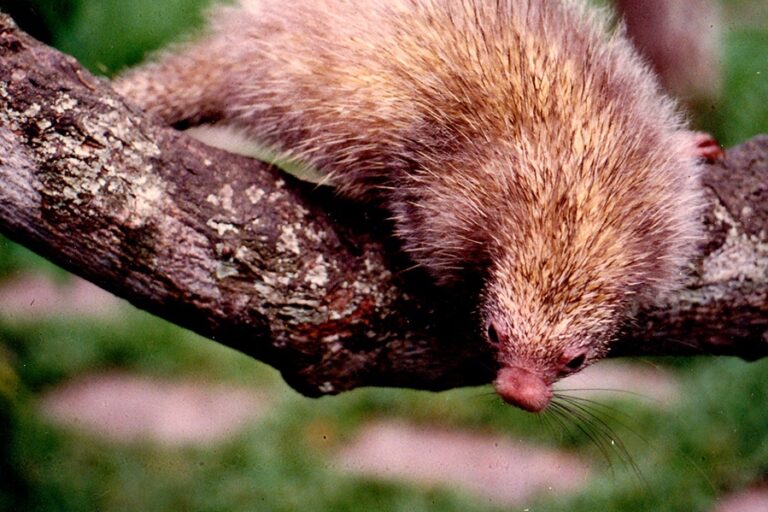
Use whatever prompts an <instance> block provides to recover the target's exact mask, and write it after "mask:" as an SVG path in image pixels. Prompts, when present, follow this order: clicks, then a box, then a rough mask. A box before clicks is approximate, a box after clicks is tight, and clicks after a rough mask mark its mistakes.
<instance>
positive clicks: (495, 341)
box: [488, 323, 499, 345]
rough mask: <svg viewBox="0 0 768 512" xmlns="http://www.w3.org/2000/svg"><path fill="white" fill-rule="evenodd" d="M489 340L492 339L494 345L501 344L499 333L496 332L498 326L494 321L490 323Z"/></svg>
mask: <svg viewBox="0 0 768 512" xmlns="http://www.w3.org/2000/svg"><path fill="white" fill-rule="evenodd" d="M488 341H490V342H491V343H493V344H494V345H498V344H499V335H498V333H496V328H495V327H494V326H493V324H492V323H490V324H488Z"/></svg>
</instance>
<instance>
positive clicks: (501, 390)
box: [493, 366, 552, 412]
mask: <svg viewBox="0 0 768 512" xmlns="http://www.w3.org/2000/svg"><path fill="white" fill-rule="evenodd" d="M493 385H494V386H495V387H496V392H497V393H498V394H499V396H500V397H501V398H503V399H504V401H505V402H507V403H508V404H512V405H514V406H516V407H519V408H521V409H524V410H526V411H529V412H540V411H542V410H543V409H544V408H546V407H547V405H549V401H550V400H551V399H552V390H551V389H550V388H549V386H548V385H547V384H546V383H545V382H544V380H543V379H542V378H541V377H539V376H538V375H536V374H534V373H532V372H529V371H528V370H523V369H522V368H518V367H516V366H509V367H506V368H502V369H501V370H499V373H498V375H496V381H495V382H494V383H493Z"/></svg>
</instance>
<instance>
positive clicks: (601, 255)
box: [116, 0, 700, 411]
mask: <svg viewBox="0 0 768 512" xmlns="http://www.w3.org/2000/svg"><path fill="white" fill-rule="evenodd" d="M116 86H117V88H118V90H120V91H121V92H123V93H124V94H126V95H127V96H129V97H130V98H132V99H133V100H135V101H136V102H137V103H138V104H140V105H141V106H142V107H143V108H145V109H146V110H148V111H149V112H152V113H154V114H156V115H159V116H160V117H162V118H163V119H164V120H165V121H167V122H168V123H170V124H175V125H177V126H189V125H195V124H199V123H204V122H205V123H223V124H226V125H228V126H233V127H237V128H238V129H241V130H243V131H245V132H246V133H248V135H249V136H252V137H254V138H255V139H257V140H259V141H260V142H261V143H264V144H267V145H269V146H270V147H273V148H275V149H277V150H278V151H279V152H281V153H283V154H284V155H287V156H289V157H291V158H295V159H297V160H300V161H303V162H306V163H308V164H309V165H311V166H313V167H314V168H315V169H317V170H318V171H319V172H321V173H322V174H324V175H326V176H328V178H329V180H330V181H331V182H332V183H333V184H334V185H335V186H336V187H337V188H338V190H339V192H340V193H342V194H344V195H347V196H350V197H354V198H358V199H362V200H368V201H376V202H378V203H380V204H382V205H384V206H385V207H386V208H388V209H389V210H390V212H391V213H392V216H393V218H394V220H395V226H396V236H397V237H399V239H400V240H401V241H402V244H403V247H404V250H405V251H406V252H407V253H408V254H409V255H410V257H411V258H412V259H413V260H414V261H415V262H416V263H417V264H419V265H421V266H423V267H425V268H426V269H427V270H428V271H429V272H430V273H431V274H432V275H433V276H434V278H435V280H436V282H437V283H438V284H439V285H442V286H446V287H452V288H453V289H460V287H461V284H462V283H463V282H475V280H476V278H477V277H478V276H479V282H481V283H482V285H481V287H480V289H479V290H468V291H467V294H468V297H472V300H474V301H475V302H476V306H475V307H476V309H477V311H478V312H479V313H478V316H479V318H478V340H484V341H485V342H487V343H490V344H491V345H492V346H493V348H494V350H495V352H496V354H497V359H498V363H499V372H498V376H497V379H496V382H495V385H496V389H497V391H498V393H499V394H500V396H501V397H502V398H504V399H505V400H506V401H508V402H509V403H512V404H514V405H517V406H519V407H522V408H524V409H526V410H530V411H539V410H541V409H543V408H544V407H546V405H547V404H548V403H549V400H550V398H551V390H550V386H551V384H552V383H553V382H554V381H555V380H557V379H558V378H560V377H562V376H564V375H567V374H568V373H571V372H573V371H576V370H578V369H580V368H582V367H583V366H585V365H586V364H588V363H590V362H593V361H595V360H597V359H599V358H600V357H601V356H603V355H604V354H605V353H606V351H607V349H608V348H609V346H610V343H611V342H612V340H613V338H614V336H615V333H616V330H617V328H618V327H619V326H620V324H621V323H622V321H624V320H625V319H626V316H627V313H628V311H630V310H631V309H632V308H633V307H635V306H636V305H638V304H645V303H649V302H653V301H654V300H656V299H657V297H658V296H659V295H660V294H663V293H664V292H666V291H668V290H670V289H672V288H674V287H675V286H676V285H677V283H679V281H680V275H681V273H682V272H683V267H684V266H685V264H686V262H687V261H688V260H689V257H690V255H691V254H692V252H693V248H694V243H695V240H696V238H697V236H698V231H697V219H698V213H699V203H700V186H699V184H698V174H699V168H698V165H699V164H698V162H697V159H696V156H695V153H694V151H692V148H691V144H690V141H691V135H690V132H688V131H687V130H686V129H685V126H684V123H683V122H682V120H681V118H680V116H679V115H678V114H677V113H676V110H675V106H674V105H673V104H672V102H670V101H669V100H668V99H667V98H665V97H664V96H663V94H662V93H661V92H660V90H659V87H658V85H657V82H656V80H655V78H654V77H653V76H652V74H651V73H650V72H649V71H648V69H647V68H646V66H645V65H644V64H643V63H642V61H641V60H640V59H639V57H638V56H637V54H636V52H635V51H634V50H633V49H632V47H631V46H630V44H629V43H628V42H627V41H626V39H625V37H624V36H623V34H622V33H621V31H620V30H618V31H617V30H612V29H610V28H609V20H608V19H607V15H606V14H605V13H604V12H603V11H597V10H594V9H593V8H590V7H587V6H585V5H582V4H581V3H578V2H575V1H569V0H552V1H535V0H496V1H487V0H395V1H390V2H377V1H374V0H359V1H353V0H295V1H293V2H287V1H285V0H282V1H277V0H261V1H249V2H243V3H242V4H240V5H238V6H235V7H227V8H221V9H220V10H219V11H218V12H217V13H216V14H215V15H214V16H213V20H212V23H211V27H210V29H209V31H208V33H207V34H206V35H205V36H204V37H202V38H201V39H198V40H196V41H194V42H191V43H187V44H185V45H181V46H178V47H176V48H175V49H173V50H171V51H169V52H167V53H165V54H162V55H161V56H160V57H159V58H158V59H157V60H156V61H154V62H153V63H150V64H147V65H144V66H143V67H140V68H138V69H137V70H134V71H131V72H129V73H127V74H126V75H124V76H123V77H121V78H120V79H119V80H118V81H117V83H116Z"/></svg>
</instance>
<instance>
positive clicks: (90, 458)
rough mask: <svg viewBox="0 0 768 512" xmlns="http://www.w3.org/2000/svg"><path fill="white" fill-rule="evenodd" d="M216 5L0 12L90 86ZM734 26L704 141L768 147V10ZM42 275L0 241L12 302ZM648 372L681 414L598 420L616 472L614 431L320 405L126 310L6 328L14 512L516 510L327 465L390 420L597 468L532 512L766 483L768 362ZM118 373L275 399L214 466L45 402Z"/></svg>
mask: <svg viewBox="0 0 768 512" xmlns="http://www.w3.org/2000/svg"><path fill="white" fill-rule="evenodd" d="M206 3H207V1H206V0H165V1H163V2H157V1H156V0H132V1H127V0H21V1H19V2H12V1H8V0H2V1H0V9H2V10H4V11H6V12H10V13H12V14H13V16H14V17H15V19H17V21H18V22H19V23H20V24H22V26H23V27H24V28H26V29H27V30H28V31H29V32H31V33H33V34H34V35H35V36H36V37H38V38H40V39H42V40H44V41H46V42H48V43H49V44H52V45H54V46H56V47H58V48H60V49H61V50H62V51H64V52H66V53H69V54H72V55H74V56H75V57H77V58H78V59H79V60H80V61H81V62H82V63H83V64H85V65H86V66H87V67H88V68H90V69H91V70H93V71H94V72H96V73H99V74H104V75H111V74H113V73H114V72H116V71H117V70H119V69H121V68H122V67H124V66H128V65H132V64H135V63H136V62H138V61H140V60H141V59H142V58H143V56H144V55H145V54H146V53H147V52H149V51H151V50H153V49H156V48H158V47H160V46H162V45H163V44H164V43H166V42H167V41H168V40H170V39H173V38H174V37H177V36H178V34H180V33H183V32H184V31H188V30H190V29H191V28H192V27H195V26H199V25H200V23H201V19H202V18H201V15H200V9H201V8H202V7H203V6H204V5H205V4H206ZM724 8H725V16H726V17H725V19H726V24H725V28H726V33H725V37H724V44H725V48H724V60H723V61H724V74H725V81H724V90H723V94H722V99H721V100H720V101H719V103H718V104H717V105H716V106H715V108H714V109H713V111H712V113H711V116H708V122H709V123H710V124H709V125H705V126H701V128H703V129H706V130H708V131H710V132H712V133H714V134H716V135H717V137H719V139H720V140H721V141H722V142H723V143H724V144H726V145H730V144H734V143H737V142H740V141H743V140H745V139H747V138H749V137H750V136H752V135H754V134H757V133H768V6H766V5H765V2H764V0H754V1H752V0H732V1H728V2H725V3H724ZM755 13H758V15H757V16H756V15H755ZM761 16H762V17H761ZM30 273H32V274H35V275H45V276H49V277H50V278H51V279H53V280H54V281H55V282H57V283H59V284H60V285H61V286H66V284H67V281H68V280H69V279H70V278H69V277H68V276H67V274H66V273H64V272H63V271H61V270H58V269H56V268H55V267H54V266H53V265H51V264H49V263H47V262H45V261H44V260H42V259H41V258H39V257H37V256H35V255H33V254H31V253H30V252H29V251H27V250H25V249H23V248H20V247H19V246H17V245H15V244H13V243H11V242H9V241H7V240H4V239H0V286H2V285H3V283H4V282H6V283H7V282H10V281H11V280H13V279H18V278H19V277H20V276H23V275H29V274H30ZM652 364H654V365H662V366H664V367H665V368H666V369H667V371H668V372H669V373H670V374H671V375H673V376H674V378H675V379H677V380H678V381H679V383H680V386H681V389H682V393H681V396H682V398H681V399H680V400H678V401H677V402H675V405H674V407H673V408H671V409H660V408H658V407H655V406H654V404H653V403H652V402H651V401H648V400H638V399H636V398H634V397H633V396H631V395H628V394H618V393H605V395H604V397H603V398H601V399H600V404H602V405H595V406H592V411H593V413H594V414H596V415H597V416H598V417H599V418H600V419H599V421H602V422H605V424H606V425H607V426H608V427H610V428H611V429H612V430H614V431H615V432H616V434H617V436H618V438H620V442H622V443H623V445H624V446H625V447H626V451H627V452H628V453H629V454H630V455H631V458H632V460H633V463H630V462H628V460H627V456H626V455H625V454H624V453H623V452H622V450H621V448H615V449H612V448H611V447H610V442H609V443H608V444H609V446H608V457H607V459H608V460H606V458H605V456H604V455H603V454H601V446H602V445H601V444H600V443H595V442H594V441H593V439H592V438H593V437H594V436H595V435H596V434H595V432H596V430H599V428H600V425H593V426H592V427H591V428H590V427H589V426H588V425H587V428H583V427H584V423H582V424H581V427H582V428H580V426H579V425H580V424H579V423H578V422H576V421H573V422H570V423H568V424H557V423H555V426H556V428H554V429H547V428H545V426H546V425H545V423H546V420H542V419H541V418H539V417H535V416H531V415H527V414H524V413H521V412H519V411H517V410H514V409H511V408H509V407H506V406H503V405H501V404H500V403H498V400H495V399H493V398H492V397H491V396H489V394H488V393H487V392H488V391H489V390H488V389H481V390H478V389H463V390H454V391H450V392H445V393H440V394H433V393H425V392H416V391H410V390H389V389H387V390H382V389H365V390H358V391H355V392H352V393H348V394H345V395H343V396H339V397H327V398H323V399H319V400H309V399H306V398H303V397H301V396H299V395H297V394H296V393H294V392H293V391H291V390H290V389H289V388H288V387H287V386H286V385H285V384H284V383H283V382H282V381H281V380H280V378H279V375H277V373H276V372H275V371H273V370H272V369H270V368H268V367H266V366H264V365H262V364H260V363H258V362H256V361H253V360H251V359H249V358H247V357H245V356H243V355H241V354H238V353H236V352H233V351H231V350H229V349H226V348H224V347H221V346H218V345H217V344H215V343H212V342H210V341H207V340H204V339H201V338H199V337H197V336H195V335H193V334H191V333H189V332H187V331H184V330H182V329H179V328H176V327H174V326H172V325H169V324H167V323H166V322H163V321H161V320H158V319H156V318H154V317H151V316H150V315H148V314H145V313H143V312H141V311H138V310H135V309H133V308H131V307H130V306H128V305H123V306H121V308H120V310H119V314H110V315H105V316H93V317H87V318H85V317H83V318H80V317H72V316H71V315H66V314H51V315H47V316H44V317H37V318H24V317H16V316H12V315H5V314H3V311H0V511H2V510H9V511H10V510H14V511H16V510H20V511H21V510H23V511H85V510H88V511H122V510H131V511H134V510H141V511H165V510H185V511H214V510H222V511H235V512H237V511H247V510H276V511H278V510H285V511H289V510H316V511H325V510H327V511H332V510H333V511H337V510H350V511H351V510H366V509H370V510H403V511H416V510H434V511H451V510H456V511H492V510H501V509H502V507H500V506H498V505H493V504H489V503H488V502H487V501H485V500H481V499H477V498H473V497H471V496H469V495H467V494H463V493H462V492H461V491H460V490H459V489H455V488H448V487H447V486H443V487H441V486H437V487H432V488H429V489H425V488H422V487H419V486H417V485H415V484H408V483H394V482H388V481H379V480H375V479H370V478H364V477H358V476H351V475H349V474H345V473H340V472H339V471H338V470H337V469H335V467H334V465H333V464H330V463H329V462H328V461H329V454H331V453H333V452H334V450H336V449H338V448H339V447H340V446H342V445H343V444H344V443H345V442H346V441H348V440H349V439H351V438H352V437H353V436H354V435H355V433H356V432H357V431H358V430H359V429H360V427H361V426H362V425H364V424H365V423H366V422H368V421H370V420H372V419H376V418H401V419H402V420H404V421H408V422H412V423H417V424H422V425H436V426H443V427H452V428H461V429H467V430H471V431H474V432H483V433H497V434H503V435H506V436H509V437H510V438H511V439H515V440H517V439H527V440H530V441H531V442H535V443H539V444H543V445H549V446H554V447H559V448H562V449H564V450H568V451H570V452H571V453H576V454H579V455H582V456H583V457H585V458H587V459H588V460H593V461H595V462H594V468H595V470H596V471H597V474H596V475H595V476H594V477H593V478H592V479H591V480H590V484H589V485H588V486H587V487H586V488H585V489H583V490H581V491H579V492H577V493H576V494H575V495H571V496H568V497H563V498H560V499H557V500H554V501H553V500H552V499H551V498H549V499H542V500H537V501H534V502H531V503H528V504H526V506H525V508H526V509H529V510H532V511H545V510H552V511H556V510H569V511H582V510H583V511H593V510H601V511H606V512H607V511H612V510H616V511H619V510H621V511H625V510H633V511H635V510H638V511H639V510H648V511H660V510H709V509H711V507H712V506H713V505H714V504H715V503H716V499H717V498H718V497H719V496H722V495H724V494H727V493H729V492H731V491H734V490H738V489H741V488H744V487H746V486H751V485H759V484H763V485H765V484H766V483H768V482H766V480H767V478H766V475H768V413H766V412H765V411H766V405H768V397H767V396H766V394H768V371H766V370H768V362H758V363H752V364H747V363H743V362H741V361H738V360H734V359H714V358H713V359H709V358H699V359H686V360H674V361H653V362H652ZM105 371H121V372H133V373H139V374H142V375H148V376H154V377H158V378H163V379H173V378H179V379H192V380H196V381H200V382H210V383H233V384H237V385H241V386H246V387H252V388H254V389H258V390H259V391H260V392H263V393H265V394H266V395H267V396H269V404H270V405H269V410H268V412H267V413H266V414H265V415H264V416H263V417H262V418H261V419H260V420H259V421H256V422H254V423H252V424H251V425H250V426H249V427H247V428H246V429H244V430H243V431H241V432H239V433H237V434H236V435H234V436H233V437H231V438H229V439H227V440H225V441H222V442H220V443H218V444H214V445H211V446H206V447H204V448H201V447H197V448H196V447H194V446H190V447H169V446H165V445H162V444H160V443H155V442H151V441H142V442H128V443H125V442H122V443H120V442H114V441H108V440H106V439H104V438H100V437H98V436H92V435H88V434H86V433H85V432H83V431H81V430H79V429H75V428H67V427H63V426H61V425H58V424H56V423H53V422H51V421H50V420H47V419H45V417H43V416H42V415H41V414H40V400H41V397H42V396H43V395H44V394H45V393H46V392H47V391H48V390H50V389H54V388H55V387H56V386H57V385H60V384H61V383H63V382H66V381H68V380H69V379H72V378H74V377H77V376H79V375H87V374H91V373H96V372H105ZM593 421H597V420H593ZM550 423H552V422H551V421H550ZM603 444H604V443H603ZM602 447H604V446H602ZM633 465H636V468H634V467H633ZM638 473H639V475H640V476H638ZM520 508H521V509H522V508H523V507H520Z"/></svg>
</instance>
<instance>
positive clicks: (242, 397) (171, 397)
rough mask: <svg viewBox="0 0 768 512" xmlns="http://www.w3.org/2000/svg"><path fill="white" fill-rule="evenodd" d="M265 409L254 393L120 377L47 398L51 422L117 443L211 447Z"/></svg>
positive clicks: (87, 381) (86, 382)
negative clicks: (156, 443) (205, 445)
mask: <svg viewBox="0 0 768 512" xmlns="http://www.w3.org/2000/svg"><path fill="white" fill-rule="evenodd" d="M265 410H266V400H265V399H264V398H263V397H262V396H260V395H259V394H257V393H255V392H254V391H252V390H249V389H246V388H236V387H228V386H220V385H210V384H207V383H205V382H198V381H195V382H192V381H186V382H184V381H181V382H179V381H165V380H158V379H150V378H147V377H142V376H137V375H128V374H121V373H108V374H101V375H92V376H88V377H84V378H77V379H75V380H73V381H70V382H68V383H66V384H64V385H62V386H60V387H58V388H56V389H54V390H52V391H50V392H49V393H47V394H46V395H45V396H44V397H43V399H42V412H43V414H44V415H45V416H47V417H48V418H50V419H52V420H54V421H56V422H58V423H61V424H64V425H67V426H70V427H76V428H79V429H82V430H84V431H88V432H91V433H94V434H97V435H100V436H103V437H105V438H109V439H113V440H117V441H136V440H150V441H156V442H159V443H163V444H169V445H186V444H208V443H213V442H215V441H219V440H222V439H225V438H227V437H230V436H232V435H234V434H237V433H238V432H239V431H240V430H241V429H243V428H244V427H245V426H246V425H247V424H248V423H249V422H251V421H253V420H255V419H257V418H258V417H259V416H260V415H261V414H263V413H264V412H265Z"/></svg>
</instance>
